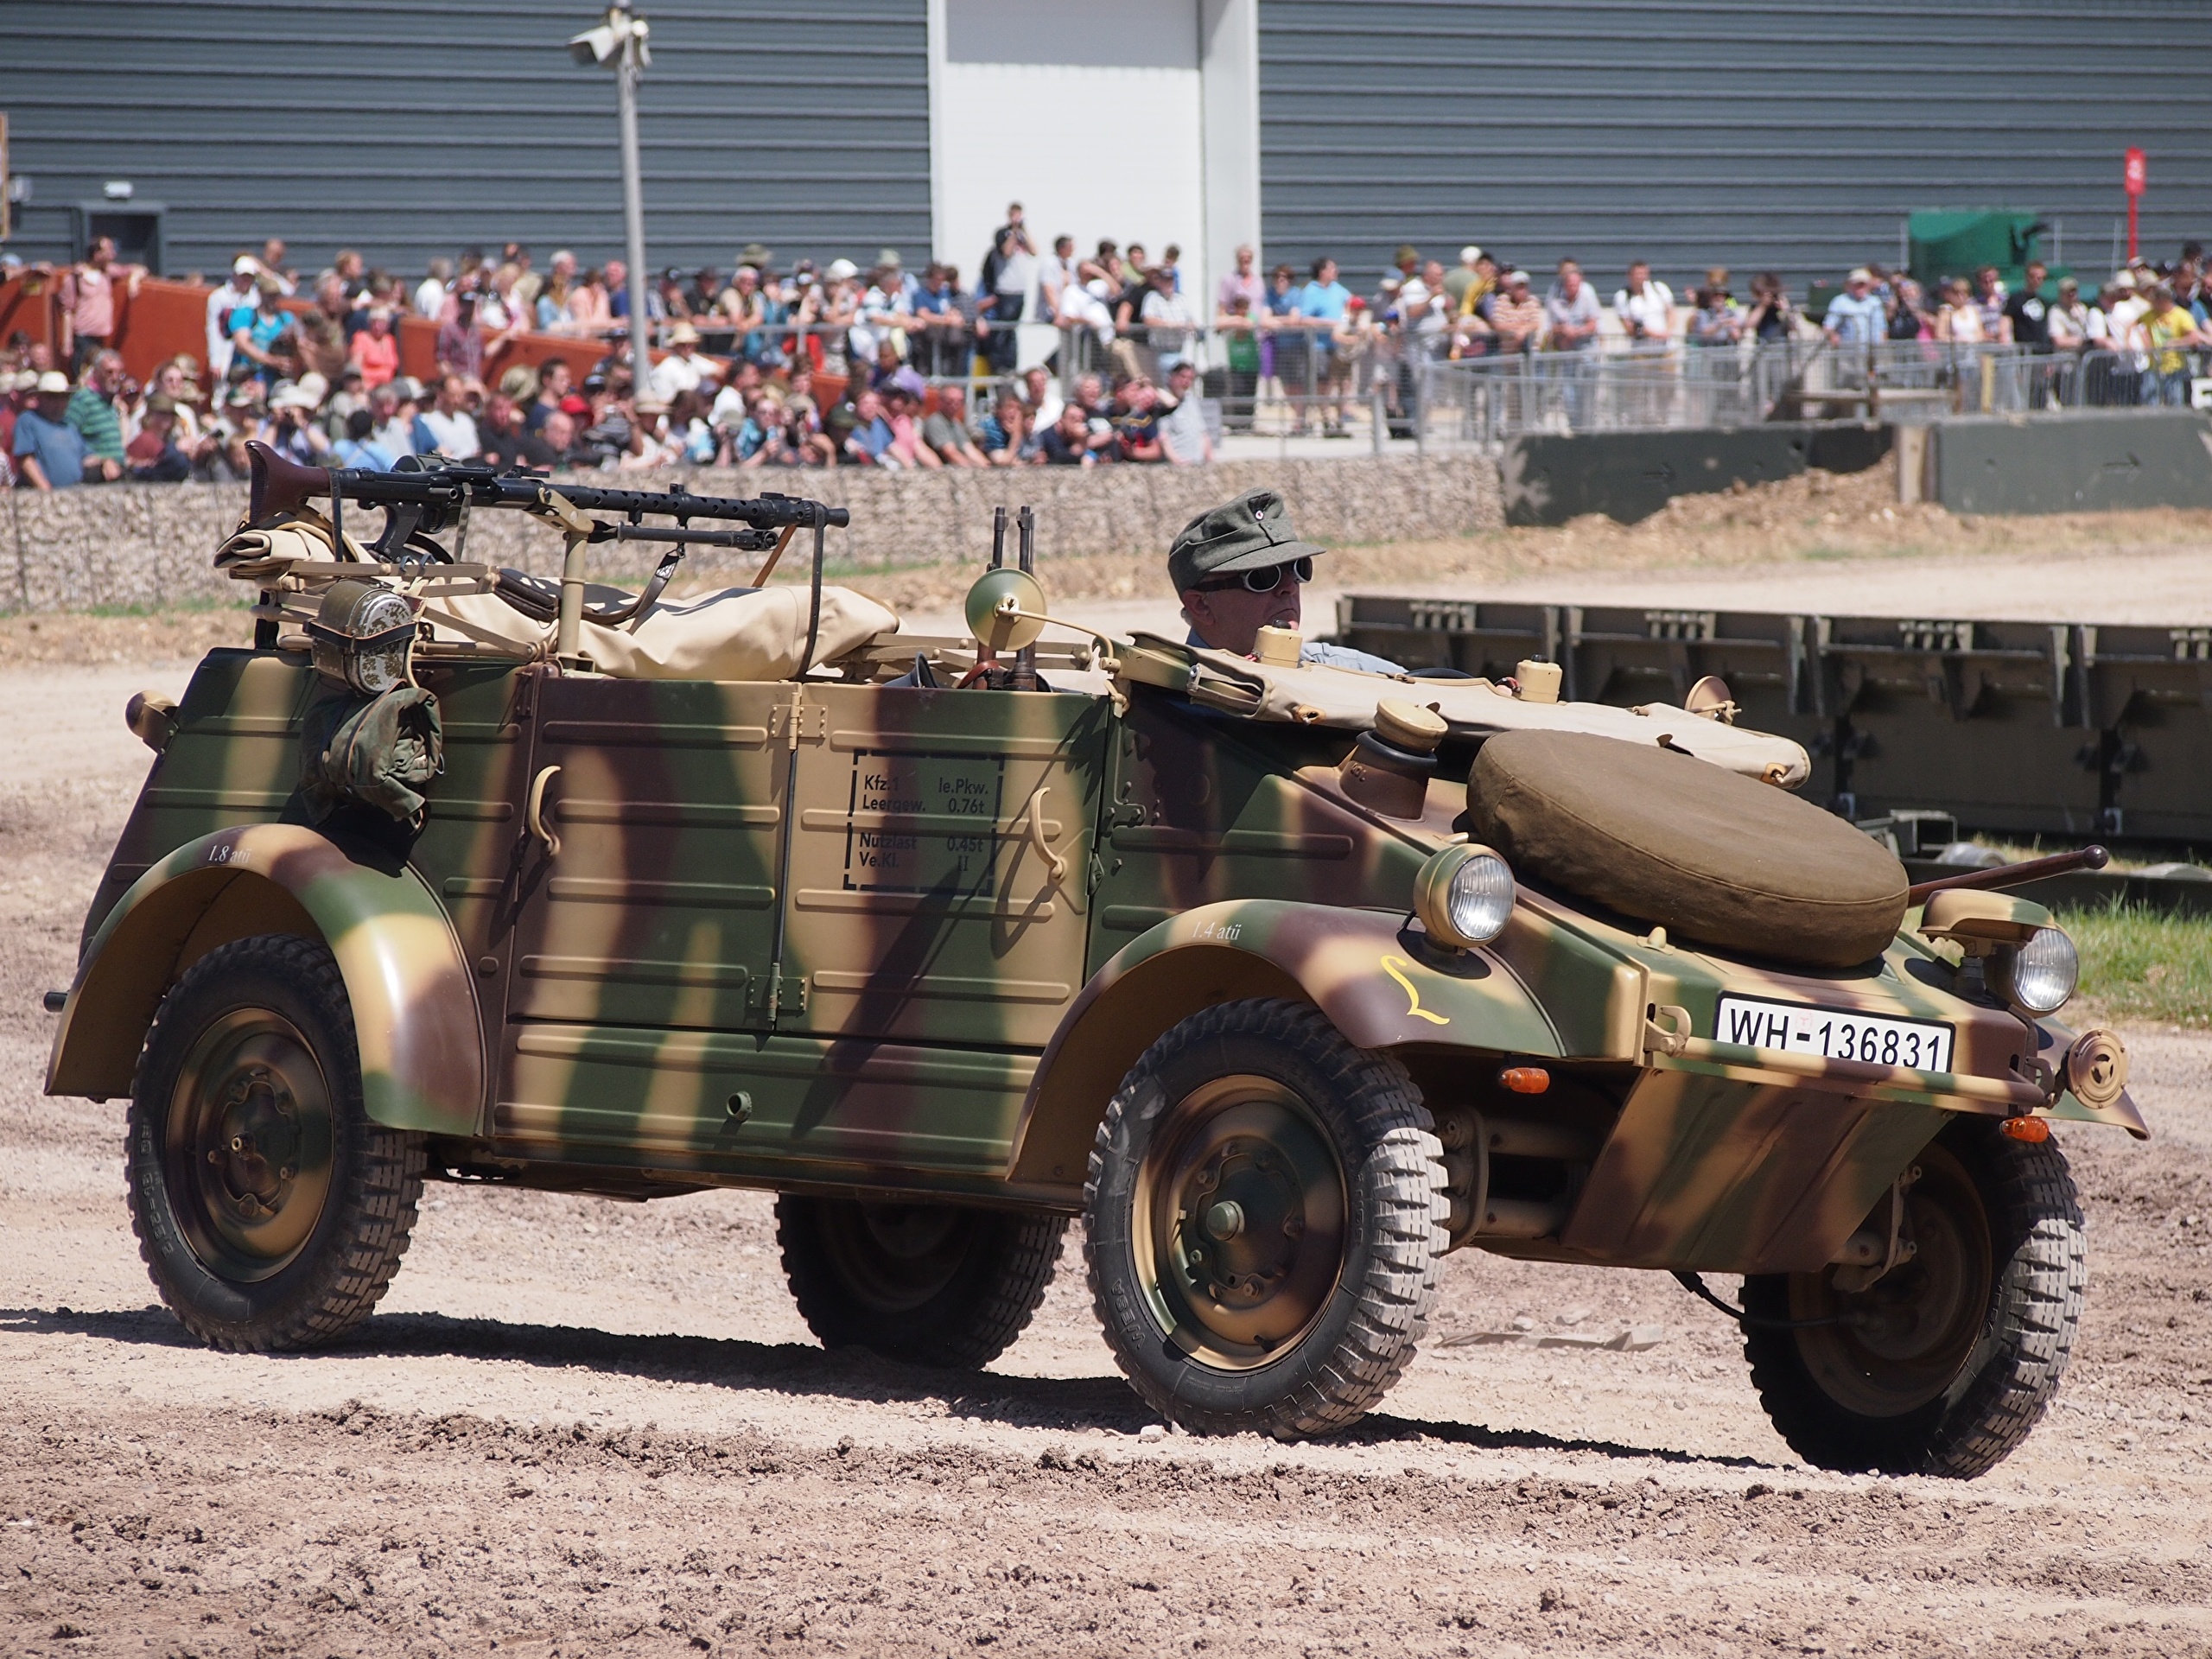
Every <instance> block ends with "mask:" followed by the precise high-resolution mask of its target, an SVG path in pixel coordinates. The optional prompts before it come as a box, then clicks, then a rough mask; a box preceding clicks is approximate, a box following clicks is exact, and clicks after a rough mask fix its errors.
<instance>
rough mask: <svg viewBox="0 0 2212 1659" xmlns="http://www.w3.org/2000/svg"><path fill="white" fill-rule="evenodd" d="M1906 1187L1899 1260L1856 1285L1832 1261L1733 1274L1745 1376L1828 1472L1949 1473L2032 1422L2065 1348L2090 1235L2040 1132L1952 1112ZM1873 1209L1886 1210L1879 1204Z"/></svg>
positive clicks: (1802, 1449)
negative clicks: (2032, 1139)
mask: <svg viewBox="0 0 2212 1659" xmlns="http://www.w3.org/2000/svg"><path fill="white" fill-rule="evenodd" d="M1916 1161H1917V1166H1918V1168H1919V1171H1920V1174H1919V1178H1918V1179H1916V1180H1915V1181H1914V1182H1913V1183H1912V1184H1911V1185H1910V1186H1909V1187H1908V1188H1907V1189H1906V1192H1905V1223H1904V1236H1906V1237H1909V1238H1910V1239H1911V1241H1912V1242H1913V1244H1914V1245H1915V1247H1916V1249H1915V1254H1914V1255H1913V1256H1912V1258H1911V1259H1910V1261H1908V1262H1904V1263H1902V1264H1901V1265H1899V1266H1898V1267H1897V1268H1893V1269H1891V1271H1890V1272H1889V1273H1888V1274H1885V1275H1884V1276H1883V1277H1881V1278H1880V1279H1878V1280H1877V1281H1874V1283H1873V1284H1872V1285H1870V1286H1868V1287H1866V1289H1864V1290H1861V1291H1856V1292H1848V1291H1843V1290H1840V1289H1838V1288H1837V1287H1836V1285H1835V1276H1836V1273H1837V1269H1836V1268H1824V1269H1823V1270H1822V1271H1821V1272H1819V1273H1801V1274H1765V1275H1759V1276H1754V1277H1752V1278H1749V1279H1746V1280H1745V1281H1744V1306H1745V1311H1746V1312H1747V1313H1750V1314H1751V1315H1752V1316H1754V1317H1756V1318H1758V1319H1768V1320H1774V1321H1785V1320H1787V1321H1804V1320H1819V1321H1823V1322H1824V1323H1821V1324H1814V1325H1801V1326H1799V1328H1796V1329H1783V1328H1781V1327H1780V1326H1779V1325H1764V1326H1761V1325H1745V1334H1744V1352H1745V1357H1747V1358H1748V1359H1749V1360H1750V1361H1751V1381H1752V1383H1753V1385H1754V1386H1755V1387H1757V1388H1758V1391H1759V1398H1760V1401H1761V1402H1762V1403H1763V1404H1764V1406H1765V1407H1766V1410H1767V1414H1768V1416H1770V1418H1772V1419H1773V1421H1774V1426H1775V1427H1776V1428H1777V1430H1779V1431H1780V1432H1781V1434H1782V1437H1783V1439H1784V1440H1788V1441H1789V1445H1790V1446H1791V1448H1792V1449H1793V1450H1795V1451H1796V1452H1797V1453H1798V1455H1799V1456H1801V1457H1802V1458H1803V1459H1805V1460H1806V1461H1807V1462H1808V1463H1812V1464H1815V1465H1820V1466H1821V1467H1824V1468H1829V1469H1848V1470H1864V1469H1875V1470H1880V1471H1884V1472H1885V1473H1890V1474H1928V1475H1950V1476H1955V1477H1959V1478H1968V1477H1971V1476H1974V1475H1979V1474H1982V1473H1984V1472H1986V1471H1988V1470H1990V1469H1992V1468H1993V1467H1995V1466H1996V1465H1997V1464H1999V1462H2001V1461H2002V1460H2003V1459H2005V1457H2006V1456H2007V1455H2008V1454H2010V1453H2011V1452H2012V1449H2013V1448H2014V1447H2015V1446H2018V1445H2019V1444H2020V1442H2021V1441H2022V1440H2025V1439H2026V1438H2027V1434H2028V1431H2029V1430H2030V1429H2031V1428H2033V1427H2035V1425H2036V1423H2037V1421H2039V1420H2040V1419H2041V1417H2042V1416H2043V1414H2044V1408H2046V1407H2047V1406H2048V1405H2049V1404H2050V1399H2051V1396H2052V1395H2054V1394H2056V1392H2057V1389H2058V1383H2059V1378H2060V1377H2061V1376H2063V1375H2064V1373H2065V1370H2066V1362H2067V1358H2068V1357H2069V1354H2070V1353H2071V1352H2072V1351H2073V1346H2074V1336H2075V1330H2076V1328H2077V1326H2078V1325H2079V1324H2080V1321H2081V1317H2082V1297H2083V1293H2084V1291H2085V1290H2086V1288H2087V1286H2088V1232H2087V1230H2086V1227H2085V1224H2084V1223H2083V1221H2082V1208H2081V1205H2080V1202H2079V1200H2078V1199H2077V1198H2076V1197H2075V1192H2074V1182H2073V1179H2072V1177H2071V1176H2070V1175H2069V1173H2068V1172H2067V1167H2066V1160H2065V1158H2064V1157H2063V1155H2062V1154H2060V1152H2059V1150H2058V1147H2057V1146H2056V1144H2055V1143H2051V1142H2044V1143H2043V1144H2040V1145H2029V1144H2024V1143H2022V1142H2020V1141H2013V1140H2010V1139H2007V1138H2006V1137H2005V1136H2003V1135H1999V1134H1997V1133H1996V1132H1995V1128H1994V1126H1993V1125H1992V1124H1991V1123H1989V1122H1987V1121H1986V1120H1982V1119H1973V1120H1967V1121H1962V1122H1959V1123H1958V1124H1956V1125H1955V1126H1954V1128H1952V1129H1950V1130H1949V1131H1948V1132H1947V1133H1946V1134H1945V1135H1943V1136H1942V1138H1941V1139H1940V1140H1938V1141H1935V1142H1933V1143H1931V1144H1930V1145H1929V1147H1926V1148H1925V1149H1924V1150H1923V1152H1922V1153H1921V1154H1920V1156H1919V1158H1918V1160H1916ZM1876 1213H1877V1217H1886V1214H1887V1211H1886V1209H1883V1210H1878V1211H1877V1212H1876Z"/></svg>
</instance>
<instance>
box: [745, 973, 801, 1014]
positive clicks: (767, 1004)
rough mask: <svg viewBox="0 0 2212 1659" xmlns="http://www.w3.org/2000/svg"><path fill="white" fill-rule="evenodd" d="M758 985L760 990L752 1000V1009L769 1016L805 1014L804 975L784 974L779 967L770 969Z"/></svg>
mask: <svg viewBox="0 0 2212 1659" xmlns="http://www.w3.org/2000/svg"><path fill="white" fill-rule="evenodd" d="M758 983H759V986H760V989H759V991H758V992H757V993H756V994H755V995H754V996H753V1007H756V1008H759V1009H760V1010H761V1011H762V1012H764V1013H766V1014H804V1013H805V1012H806V976H805V975H804V974H786V973H785V972H784V970H783V969H782V968H781V967H780V966H779V967H775V968H772V969H769V970H768V972H767V975H766V976H765V977H764V978H762V979H761V980H760V981H759V982H758Z"/></svg>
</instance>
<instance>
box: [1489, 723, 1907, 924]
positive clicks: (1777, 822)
mask: <svg viewBox="0 0 2212 1659" xmlns="http://www.w3.org/2000/svg"><path fill="white" fill-rule="evenodd" d="M1467 808H1468V812H1469V815H1470V817H1471V821H1472V827H1473V830H1474V834H1475V836H1476V838H1477V839H1478V840H1480V841H1484V842H1488V843H1489V844H1490V845H1491V846H1492V847H1495V848H1496V849H1497V850H1498V851H1499V852H1501V853H1503V855H1505V857H1506V860H1507V861H1508V862H1509V863H1510V864H1511V865H1512V866H1513V867H1514V868H1515V869H1516V870H1517V871H1519V872H1521V873H1522V874H1525V875H1529V876H1531V877H1534V878H1535V879H1538V880H1546V881H1550V882H1554V883H1555V884H1557V885H1558V886H1560V887H1564V888H1566V889H1567V891H1568V892H1570V893H1578V894H1580V895H1581V896H1582V897H1583V898H1585V899H1596V900H1597V901H1598V902H1599V904H1602V905H1606V906H1611V908H1612V909H1614V910H1617V911H1619V912H1621V913H1622V914H1624V915H1625V916H1630V917H1633V918H1636V919H1637V920H1638V921H1642V922H1656V923H1659V924H1662V925H1664V926H1665V927H1666V929H1667V931H1669V933H1670V934H1672V935H1674V936H1675V937H1676V938H1681V939H1684V940H1691V941H1695V942H1698V943H1700V944H1711V945H1719V946H1721V947H1724V948H1726V949H1728V950H1742V951H1747V952H1749V953H1751V954H1752V955H1755V956H1762V957H1772V958H1774V959H1776V960H1777V961H1781V962H1789V963H1806V964H1808V965H1811V966H1815V967H1827V968H1845V967H1850V966H1852V965H1853V964H1854V963H1862V962H1865V961H1866V960H1868V959H1869V958H1870V957H1875V956H1878V955H1879V954H1880V953H1881V952H1882V950H1884V949H1885V947H1887V945H1888V944H1889V943H1890V941H1891V939H1892V938H1894V937H1895V936H1896V933H1897V928H1898V926H1899V925H1901V924H1902V923H1903V922H1904V911H1905V887H1906V880H1905V870H1904V865H1902V864H1900V863H1898V862H1897V859H1896V858H1895V857H1894V856H1892V855H1891V854H1890V852H1889V851H1888V850H1887V849H1885V848H1884V847H1883V846H1882V845H1881V843H1880V842H1877V841H1876V840H1875V839H1874V838H1873V837H1872V836H1868V835H1866V834H1864V833H1862V832H1861V831H1860V830H1859V829H1856V828H1854V827H1853V825H1851V824H1849V823H1846V822H1845V821H1844V820H1843V819H1841V818H1839V817H1834V816H1832V815H1831V814H1829V813H1827V812H1823V811H1821V809H1820V808H1818V807H1816V806H1815V805H1813V804H1811V803H1810V802H1808V801H1802V800H1799V799H1798V798H1796V797H1795V796H1793V795H1789V794H1785V793H1784V792H1783V791H1781V790H1778V789H1770V788H1769V787H1767V786H1766V785H1764V784H1758V783H1754V782H1752V781H1751V779H1747V778H1741V777H1738V776H1735V775H1733V774H1732V773H1730V772H1723V771H1719V770H1717V769H1715V768H1713V767H1712V766H1697V765H1694V764H1693V763H1692V761H1691V760H1690V759H1689V757H1688V756H1687V755H1681V754H1675V753H1670V752H1669V751H1667V750H1665V749H1662V748H1658V747H1649V748H1646V747H1634V748H1630V747H1624V746H1623V745H1621V744H1618V743H1615V742H1611V741H1607V740H1605V739H1604V738H1599V737H1594V736H1592V735H1590V734H1586V733H1581V732H1508V733H1505V734H1503V735H1500V736H1497V737H1494V738H1492V739H1491V740H1490V741H1489V742H1487V743H1485V744H1484V745H1483V747H1482V753H1479V754H1478V755H1477V756H1476V757H1475V765H1474V769H1473V771H1472V772H1471V774H1470V775H1469V777H1468V779H1467Z"/></svg>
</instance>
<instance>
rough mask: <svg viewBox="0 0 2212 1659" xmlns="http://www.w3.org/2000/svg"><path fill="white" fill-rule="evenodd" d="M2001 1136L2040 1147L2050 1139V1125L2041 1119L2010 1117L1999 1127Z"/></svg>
mask: <svg viewBox="0 0 2212 1659" xmlns="http://www.w3.org/2000/svg"><path fill="white" fill-rule="evenodd" d="M1997 1132H1998V1133H1999V1135H2011V1136H2012V1138H2013V1139H2014V1140H2015V1141H2026V1142H2027V1143H2028V1144H2029V1145H2030V1146H2031V1147H2039V1146H2041V1145H2042V1144H2043V1143H2044V1141H2048V1140H2050V1124H2048V1123H2046V1122H2044V1120H2043V1119H2041V1118H2039V1117H2008V1118H2006V1119H2005V1121H2004V1122H2002V1123H1999V1125H1998V1126H1997Z"/></svg>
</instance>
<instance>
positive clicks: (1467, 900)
mask: <svg viewBox="0 0 2212 1659" xmlns="http://www.w3.org/2000/svg"><path fill="white" fill-rule="evenodd" d="M1515 897H1516V889H1515V887H1514V882H1513V872H1512V870H1511V869H1510V868H1509V867H1508V866H1507V864H1506V862H1505V861H1504V860H1503V859H1502V858H1500V857H1499V856H1498V855H1497V854H1496V853H1494V852H1492V851H1491V849H1489V848H1487V847H1474V846H1459V847H1446V849H1444V850H1443V851H1442V852H1440V853H1438V854H1436V855H1434V856H1433V857H1432V858H1431V859H1430V860H1429V861H1428V862H1427V864H1425V865H1423V866H1422V867H1421V880H1420V881H1419V882H1418V883H1417V884H1416V886H1415V888H1414V914H1416V915H1418V916H1419V917H1420V918H1421V925H1422V926H1424V927H1426V928H1427V930H1428V932H1429V937H1430V938H1433V939H1435V940H1437V941H1438V942H1439V943H1440V944H1449V945H1454V946H1457V947H1458V948H1459V949H1460V950H1466V949H1467V948H1469V947H1470V946H1472V945H1478V944H1489V943H1490V942H1491V940H1492V939H1494V938H1497V936H1498V935H1499V934H1500V933H1502V932H1503V931H1505V924H1506V922H1507V921H1508V920H1510V918H1511V917H1512V915H1513V901H1514V899H1515Z"/></svg>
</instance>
